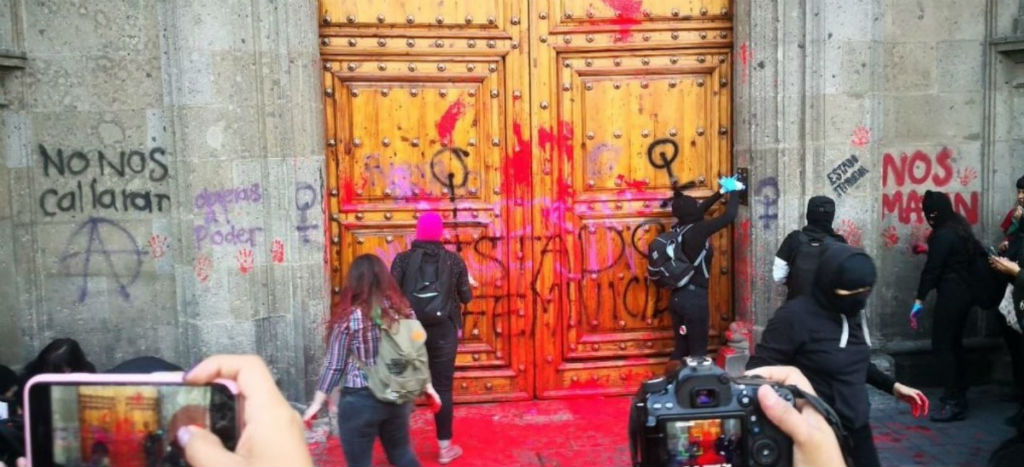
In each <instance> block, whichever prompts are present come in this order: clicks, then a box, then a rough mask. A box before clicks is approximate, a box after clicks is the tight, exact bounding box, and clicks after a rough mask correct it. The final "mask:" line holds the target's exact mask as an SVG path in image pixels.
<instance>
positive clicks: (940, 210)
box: [921, 190, 953, 227]
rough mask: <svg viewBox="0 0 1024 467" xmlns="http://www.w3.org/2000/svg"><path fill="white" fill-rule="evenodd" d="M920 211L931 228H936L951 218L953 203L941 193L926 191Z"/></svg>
mask: <svg viewBox="0 0 1024 467" xmlns="http://www.w3.org/2000/svg"><path fill="white" fill-rule="evenodd" d="M921 211H923V212H924V217H925V219H926V220H927V221H928V223H929V224H931V226H932V227H938V226H941V225H943V224H945V223H946V222H947V221H948V220H949V219H951V218H952V217H953V202H952V201H950V200H949V196H947V195H946V194H945V193H943V192H941V191H931V190H928V191H925V192H924V199H923V200H922V201H921Z"/></svg>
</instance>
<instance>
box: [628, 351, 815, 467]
mask: <svg viewBox="0 0 1024 467" xmlns="http://www.w3.org/2000/svg"><path fill="white" fill-rule="evenodd" d="M685 363H686V365H685V366H684V367H683V368H681V369H680V370H679V371H678V372H677V373H676V374H673V375H669V376H666V377H662V378H656V379H652V380H649V381H646V382H644V383H643V384H641V386H640V390H639V391H638V392H637V394H636V396H635V397H634V398H633V404H632V406H631V408H630V413H629V447H630V455H631V456H632V460H633V466H634V467H662V466H752V467H762V466H764V467H767V466H780V467H781V466H792V465H793V442H792V440H790V439H789V437H788V436H787V435H786V434H785V433H783V432H782V431H781V430H779V429H778V428H777V427H776V426H775V425H773V424H772V423H771V422H770V421H769V420H768V419H767V418H765V416H764V413H763V412H762V411H761V409H760V407H759V405H758V402H757V388H758V387H760V386H761V385H763V384H769V385H771V386H772V387H773V388H774V389H775V392H776V393H777V394H779V396H781V397H782V398H783V399H784V400H786V401H787V402H789V403H790V404H793V403H794V400H795V398H794V395H793V393H792V392H791V391H790V390H789V389H787V388H785V387H783V386H781V385H775V384H772V383H770V382H769V381H767V380H765V379H763V378H759V377H743V378H731V377H729V375H727V374H726V373H725V371H723V370H722V369H720V368H718V367H717V366H715V365H714V364H713V363H712V362H711V359H709V358H701V359H691V358H687V359H686V361H685Z"/></svg>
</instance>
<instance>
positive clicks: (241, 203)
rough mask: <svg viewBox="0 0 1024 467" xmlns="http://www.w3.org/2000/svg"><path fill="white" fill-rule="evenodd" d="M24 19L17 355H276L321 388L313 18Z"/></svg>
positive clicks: (36, 13) (7, 203)
mask: <svg viewBox="0 0 1024 467" xmlns="http://www.w3.org/2000/svg"><path fill="white" fill-rule="evenodd" d="M8 3H9V2H8ZM23 7H24V10H23V14H22V16H21V18H18V19H20V20H21V21H23V22H24V25H25V31H27V34H26V37H25V41H24V47H25V50H24V51H25V52H26V55H27V58H28V59H27V61H26V67H25V68H24V69H23V70H18V71H13V72H11V73H8V74H7V75H6V76H5V78H4V79H3V81H4V86H5V90H6V93H5V94H6V97H7V101H8V102H7V106H6V107H4V108H2V109H0V122H2V124H3V127H2V131H0V138H3V144H2V145H0V147H3V148H4V153H5V154H4V164H3V165H2V166H0V180H2V181H0V192H2V193H4V195H3V196H0V200H3V201H2V202H0V292H2V293H0V296H2V297H3V302H4V312H3V313H0V316H2V323H3V326H2V328H3V331H0V334H2V338H3V341H4V342H5V345H3V346H2V348H0V360H3V361H5V362H12V363H13V362H21V361H23V360H24V359H25V358H28V357H30V356H31V355H32V354H34V352H35V351H37V350H38V349H39V348H40V347H41V346H42V345H45V343H46V342H47V341H48V340H50V339H52V338H54V337H60V336H73V337H75V338H76V339H78V340H80V341H81V342H82V344H83V345H84V346H85V347H86V349H87V352H88V354H89V356H90V358H92V359H93V360H94V361H95V363H96V364H97V366H99V367H101V368H103V367H109V366H111V365H113V364H115V363H117V362H118V361H120V360H122V359H124V358H126V357H130V356H135V355H139V354H153V355H158V356H161V357H163V358H166V359H168V360H171V361H174V362H176V363H178V364H180V365H183V366H187V365H190V364H192V363H194V362H195V361H197V360H198V359H199V358H201V357H203V356H205V355H208V354H211V353H214V352H223V351H231V352H258V353H261V354H262V355H263V356H264V357H265V358H267V360H268V361H269V362H270V363H271V364H272V366H273V368H274V369H275V370H276V372H277V376H278V377H279V378H280V379H281V380H282V381H283V382H284V384H283V386H284V387H285V388H286V389H287V390H289V391H290V392H291V395H295V396H297V395H298V394H299V393H304V392H305V391H304V388H303V386H302V384H303V381H305V380H306V379H307V374H306V371H307V367H306V363H307V362H310V363H312V362H318V361H319V357H315V358H313V356H312V354H310V357H311V358H305V357H306V356H307V349H306V348H305V345H306V344H307V343H308V342H307V339H305V338H304V336H306V335H319V332H316V331H317V330H316V329H315V328H316V327H317V326H319V323H320V322H321V321H322V319H323V313H324V309H325V297H326V295H325V288H324V278H323V270H324V264H323V241H322V234H318V232H322V225H323V215H322V196H321V193H322V192H323V190H322V186H323V177H322V169H321V167H322V166H323V148H322V140H323V137H322V136H321V135H322V132H323V129H322V117H321V115H322V109H321V107H320V105H321V100H320V99H319V89H320V81H321V75H320V72H319V58H318V56H317V45H316V40H317V38H316V29H315V24H316V16H315V3H313V2H305V1H286V2H241V1H226V2H202V1H195V2H187V1H175V2H158V1H151V0H150V1H140V2H85V1H82V2H78V1H64V0H61V1H32V2H24V4H23ZM8 195H9V196H8ZM310 227H313V228H312V229H310ZM311 345H313V346H315V347H316V349H317V351H316V354H317V355H318V354H319V353H321V352H319V348H320V343H319V342H315V343H311Z"/></svg>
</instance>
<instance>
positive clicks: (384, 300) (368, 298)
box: [326, 254, 410, 339]
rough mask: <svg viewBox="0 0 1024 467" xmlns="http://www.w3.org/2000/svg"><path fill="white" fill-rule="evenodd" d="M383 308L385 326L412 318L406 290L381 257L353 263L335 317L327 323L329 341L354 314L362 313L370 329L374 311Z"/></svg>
mask: <svg viewBox="0 0 1024 467" xmlns="http://www.w3.org/2000/svg"><path fill="white" fill-rule="evenodd" d="M375 307H379V308H380V318H381V321H383V324H385V325H390V324H391V323H394V322H395V321H398V320H399V319H401V318H405V317H408V316H409V315H410V313H409V309H410V308H409V301H408V300H406V299H405V295H404V294H403V293H402V289H401V288H400V287H399V286H398V283H397V282H395V279H394V278H393V277H391V273H390V272H388V267H387V266H386V265H385V264H384V261H382V260H381V259H380V258H379V257H377V255H372V254H364V255H359V256H357V257H356V259H354V260H352V264H350V265H349V267H348V274H345V288H344V289H342V291H341V293H339V294H338V299H337V300H336V301H334V303H332V306H331V317H330V320H329V321H328V323H327V333H326V334H327V339H330V335H331V331H332V330H333V329H334V327H335V326H337V325H338V324H341V323H345V322H347V321H348V319H349V317H351V316H352V313H353V312H354V311H355V310H356V309H358V310H359V311H360V312H361V313H362V314H363V319H364V321H365V323H366V324H367V326H366V327H365V328H364V329H369V323H371V322H372V320H373V316H372V313H373V309H374V308H375Z"/></svg>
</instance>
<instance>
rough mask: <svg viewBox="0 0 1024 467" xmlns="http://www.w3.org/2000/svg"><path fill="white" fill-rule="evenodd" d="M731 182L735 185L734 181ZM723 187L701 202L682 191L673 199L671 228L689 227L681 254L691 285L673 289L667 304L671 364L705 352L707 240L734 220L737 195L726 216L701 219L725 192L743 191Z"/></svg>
mask: <svg viewBox="0 0 1024 467" xmlns="http://www.w3.org/2000/svg"><path fill="white" fill-rule="evenodd" d="M724 180H729V179H723V181H724ZM731 181H732V182H736V180H735V179H731ZM726 186H727V184H726V183H723V187H722V188H721V189H720V190H719V191H718V192H716V193H715V194H714V195H712V196H711V197H710V198H707V199H705V200H704V201H703V202H700V203H698V202H697V200H696V199H695V198H693V197H691V196H688V195H686V194H684V193H683V192H682V191H681V190H679V191H676V192H675V194H674V195H673V197H672V216H673V217H675V218H676V225H675V226H673V227H672V228H673V229H681V228H683V227H685V226H688V225H689V226H691V227H690V229H689V230H687V231H686V233H685V234H684V235H683V254H684V255H686V258H688V259H689V260H690V261H691V263H692V264H693V268H694V274H693V277H691V278H690V282H689V283H688V284H686V285H684V286H682V287H679V288H676V289H675V290H673V291H672V300H671V301H670V302H669V312H670V313H671V314H672V329H673V333H672V334H673V335H674V336H675V348H674V349H673V351H672V357H671V360H672V361H673V362H674V361H677V360H679V359H681V358H683V357H688V356H693V357H698V356H704V355H707V353H708V326H709V321H710V320H709V318H708V277H709V273H708V267H709V265H710V264H711V260H712V258H713V256H714V251H712V249H711V243H710V242H709V241H708V239H709V238H711V236H712V235H714V234H715V233H716V232H718V231H719V230H722V229H723V228H725V227H726V226H728V225H729V224H731V223H732V221H734V220H736V214H737V213H738V212H739V201H740V199H739V197H738V196H730V197H729V202H728V204H727V205H726V208H725V214H722V215H721V216H718V217H714V218H711V219H704V214H705V213H706V212H707V211H708V210H709V209H711V206H714V204H715V203H717V202H718V200H719V199H721V198H722V196H723V195H724V194H725V193H727V192H728V191H733V190H735V189H736V188H737V187H738V189H743V186H742V184H738V185H733V184H732V183H728V187H730V188H728V189H727V188H726Z"/></svg>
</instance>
